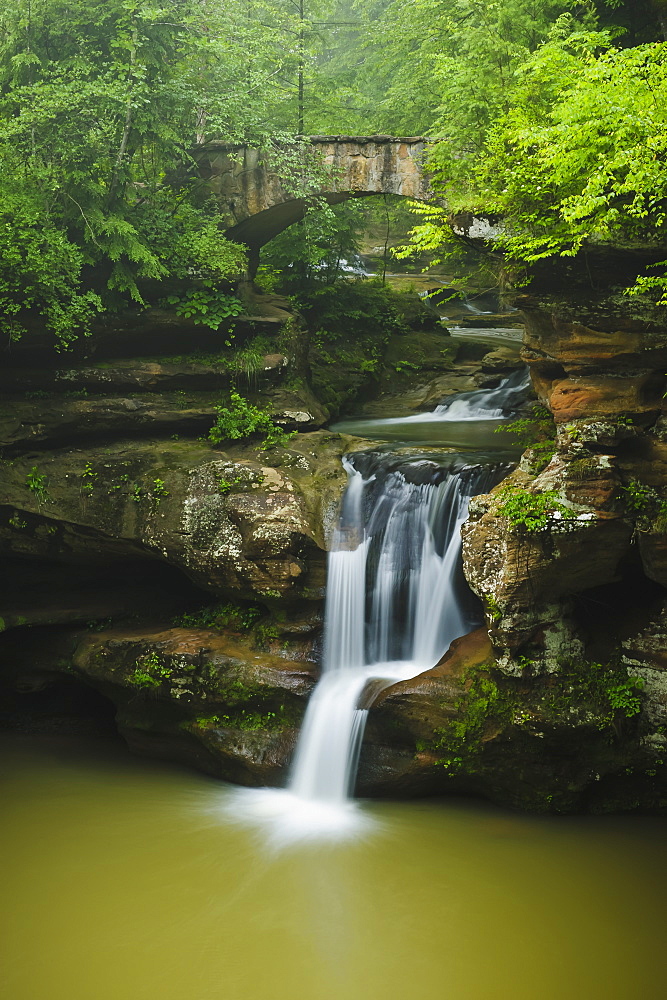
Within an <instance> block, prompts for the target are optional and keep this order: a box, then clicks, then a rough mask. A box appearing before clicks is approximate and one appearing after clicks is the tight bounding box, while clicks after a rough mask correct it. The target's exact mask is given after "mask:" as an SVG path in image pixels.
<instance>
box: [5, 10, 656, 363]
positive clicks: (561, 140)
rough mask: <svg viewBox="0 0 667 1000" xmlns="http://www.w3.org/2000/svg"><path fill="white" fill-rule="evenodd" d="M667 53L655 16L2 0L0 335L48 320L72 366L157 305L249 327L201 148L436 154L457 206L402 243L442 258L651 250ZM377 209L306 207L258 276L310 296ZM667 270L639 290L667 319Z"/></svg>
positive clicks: (424, 216) (519, 262) (234, 251)
mask: <svg viewBox="0 0 667 1000" xmlns="http://www.w3.org/2000/svg"><path fill="white" fill-rule="evenodd" d="M666 37H667V0H581V2H577V3H573V2H569V3H568V2H562V0H504V2H484V0H164V2H162V3H151V2H136V0H8V2H6V3H5V4H4V6H3V10H2V12H1V13H0V314H1V322H2V332H3V337H4V338H6V339H7V340H10V341H12V340H16V339H19V338H21V337H26V336H29V335H30V334H31V332H32V331H33V330H34V329H35V321H37V322H38V325H39V327H40V329H41V330H44V329H45V328H46V329H47V330H48V331H49V332H50V334H51V336H52V338H53V340H54V342H55V343H56V344H57V345H58V346H59V347H61V348H62V347H67V346H68V345H70V344H71V343H72V342H73V341H74V340H75V339H76V338H77V337H79V336H80V335H85V334H86V333H88V332H90V330H91V329H92V328H93V326H94V324H95V323H96V322H98V321H100V320H104V318H105V317H109V316H114V315H117V314H118V313H119V312H121V313H122V312H126V311H128V310H134V311H136V310H142V309H145V308H146V307H148V306H151V305H157V304H161V303H162V304H164V303H165V302H166V301H167V299H170V301H171V302H172V304H173V303H174V302H176V303H179V302H180V304H181V305H183V303H186V304H187V302H188V301H189V302H190V304H191V306H192V304H193V303H194V302H196V301H199V302H202V301H203V302H204V307H203V308H204V311H208V312H209V313H210V314H211V315H212V316H214V317H215V321H216V322H219V323H221V322H222V320H223V318H224V317H225V316H228V315H230V314H233V313H234V311H238V310H239V309H240V308H241V306H240V304H238V302H237V300H236V298H235V296H234V289H235V282H236V279H237V277H238V275H239V273H240V272H241V271H242V270H243V267H244V261H245V255H244V249H243V247H241V246H238V245H236V244H234V243H231V242H230V241H228V240H226V239H225V238H224V235H223V233H222V231H221V229H220V227H219V224H218V217H217V214H216V208H215V204H214V203H213V201H212V199H211V198H210V196H209V195H208V194H207V191H206V188H205V186H204V185H203V184H202V182H201V180H200V178H199V176H198V171H197V164H196V158H195V155H194V154H195V151H196V148H197V147H198V146H199V145H201V144H202V143H205V142H207V141H210V140H213V139H215V140H224V141H227V142H229V143H239V144H241V143H245V144H251V145H254V146H259V147H262V148H264V149H266V150H267V155H270V153H271V151H272V150H274V151H275V150H278V149H282V150H283V151H284V150H285V149H289V150H291V151H292V152H291V153H290V155H291V156H292V157H295V158H296V159H297V160H298V158H299V157H301V156H302V150H304V149H305V148H306V144H300V142H299V139H298V137H299V136H304V135H306V136H307V135H311V134H328V135H336V134H346V135H350V134H357V135H372V134H375V133H384V134H393V135H397V136H401V135H426V136H430V137H433V139H434V140H436V141H434V142H433V143H432V144H431V146H430V152H429V160H428V167H429V170H430V171H431V172H432V173H433V177H434V185H435V187H436V189H437V191H438V193H439V194H440V195H441V197H442V198H443V200H444V201H445V203H446V205H447V209H446V210H445V209H441V208H433V207H424V208H422V210H421V217H420V218H418V219H417V225H416V226H415V230H414V233H413V244H414V248H415V249H416V250H417V251H419V252H421V251H428V252H429V253H430V254H431V255H435V256H436V257H437V256H438V255H442V254H443V253H448V252H450V249H451V246H452V240H453V239H454V238H453V237H452V235H451V230H450V229H449V227H448V226H447V224H446V222H447V217H448V215H449V214H450V213H452V212H458V211H470V212H473V213H474V212H477V213H481V214H485V215H488V216H491V217H494V216H500V217H502V218H503V220H504V232H503V235H502V237H501V238H500V240H499V241H497V242H496V246H495V248H494V249H495V251H496V252H497V251H499V250H500V251H502V253H503V254H504V259H505V260H506V261H507V260H508V261H509V262H510V263H513V264H514V265H515V266H516V267H519V268H521V267H527V268H530V267H531V266H532V265H533V264H534V263H535V262H536V261H539V260H540V259H542V258H544V257H549V256H553V255H574V254H577V253H578V252H579V251H580V249H581V248H582V247H585V245H586V244H587V243H590V242H596V243H600V242H602V243H604V242H609V243H614V244H615V245H619V244H620V245H626V246H627V245H635V244H641V245H642V246H646V245H650V246H655V247H656V249H657V250H659V248H660V247H662V246H664V244H665V231H666V220H667V177H666V172H665V161H666V157H667V69H666V67H667V58H666V55H665V52H666V51H667V46H666V45H665V38H666ZM283 156H285V153H284V152H283ZM294 162H296V160H293V161H292V163H294ZM288 166H289V164H288ZM373 201H375V199H368V200H363V201H359V202H349V203H347V205H346V206H343V207H341V208H339V209H336V210H332V209H330V208H327V207H326V206H325V205H323V204H320V203H319V202H318V200H317V199H313V201H312V209H311V211H310V212H309V215H308V217H307V220H306V224H305V225H303V226H298V227H292V228H291V229H290V230H288V231H287V232H286V233H285V234H282V235H281V236H280V237H278V238H277V239H276V240H274V241H272V243H271V244H269V245H268V246H267V248H265V252H264V263H265V267H267V268H268V269H269V270H271V271H272V272H273V274H274V275H277V278H276V279H275V280H277V281H278V283H280V276H281V274H282V275H283V276H284V277H285V278H286V277H287V275H288V272H290V269H292V271H293V268H294V264H295V262H299V263H300V267H299V269H298V275H299V280H300V281H302V282H304V281H311V282H313V281H314V282H317V281H322V280H325V278H324V276H325V274H326V270H327V269H326V267H325V266H322V265H323V264H324V265H325V264H326V263H327V260H328V255H330V254H331V248H332V247H335V248H336V257H337V259H340V256H341V254H342V253H353V252H354V249H355V246H356V240H357V239H358V237H359V234H360V233H361V232H362V231H363V228H364V225H365V224H366V223H365V219H366V213H368V212H372V211H373V209H372V207H370V206H369V204H368V202H373ZM659 256H660V254H659V253H658V257H659ZM666 271H667V262H658V263H657V265H654V266H653V268H648V269H647V270H645V271H644V273H642V274H641V275H640V276H639V278H638V280H637V282H636V283H635V284H634V285H633V287H632V288H631V292H633V293H634V294H642V295H648V296H650V297H652V298H653V300H654V301H655V300H657V301H660V302H667V277H665V273H666ZM175 289H176V291H177V294H176V295H174V290H175ZM193 289H195V290H196V292H197V295H198V296H199V299H197V298H196V296H195V297H194V298H193ZM202 295H203V299H202ZM188 296H189V299H188ZM193 308H194V306H193ZM211 325H214V321H213V320H212V321H211Z"/></svg>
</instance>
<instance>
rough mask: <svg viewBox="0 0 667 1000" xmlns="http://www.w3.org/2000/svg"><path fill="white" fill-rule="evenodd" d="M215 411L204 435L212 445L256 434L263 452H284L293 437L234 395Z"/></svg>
mask: <svg viewBox="0 0 667 1000" xmlns="http://www.w3.org/2000/svg"><path fill="white" fill-rule="evenodd" d="M215 409H216V413H217V414H218V416H217V418H216V421H215V423H214V424H213V426H212V427H211V429H210V431H209V432H208V439H209V441H212V442H213V444H220V443H221V442H222V441H227V440H232V441H236V440H238V439H240V438H246V437H250V436H251V435H252V434H258V433H260V434H264V440H263V442H262V449H263V450H267V449H268V448H273V447H275V446H279V447H281V448H284V447H285V445H286V444H287V442H288V441H289V440H291V438H293V437H294V432H292V433H288V432H287V431H284V430H283V429H282V427H278V426H277V425H276V424H275V423H274V422H273V420H272V418H271V414H270V413H269V411H268V410H264V409H262V408H261V407H259V406H255V405H254V404H253V403H250V402H248V400H247V399H245V398H244V397H243V396H241V395H240V394H239V393H238V392H232V393H230V402H229V404H227V405H226V406H225V405H222V404H221V405H220V406H216V408H215Z"/></svg>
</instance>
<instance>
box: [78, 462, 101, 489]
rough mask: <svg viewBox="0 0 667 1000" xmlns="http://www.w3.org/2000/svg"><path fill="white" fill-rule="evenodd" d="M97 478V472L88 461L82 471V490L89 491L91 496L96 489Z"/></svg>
mask: <svg viewBox="0 0 667 1000" xmlns="http://www.w3.org/2000/svg"><path fill="white" fill-rule="evenodd" d="M96 480H97V473H96V472H94V471H93V467H92V465H91V464H90V462H86V464H85V465H84V467H83V472H82V473H81V492H82V493H87V494H88V495H89V496H90V495H91V494H92V492H93V490H94V489H95V482H96Z"/></svg>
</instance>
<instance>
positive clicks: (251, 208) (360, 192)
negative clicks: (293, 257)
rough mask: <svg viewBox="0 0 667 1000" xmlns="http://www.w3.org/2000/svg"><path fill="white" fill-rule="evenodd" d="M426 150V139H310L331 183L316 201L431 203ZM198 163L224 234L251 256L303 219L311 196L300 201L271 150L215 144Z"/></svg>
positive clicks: (198, 153)
mask: <svg viewBox="0 0 667 1000" xmlns="http://www.w3.org/2000/svg"><path fill="white" fill-rule="evenodd" d="M426 143H427V140H426V139H424V138H423V137H422V136H411V137H409V138H396V137H395V136H387V135H374V136H311V137H310V138H309V139H308V144H309V146H310V147H311V148H312V149H313V151H314V152H315V153H316V156H317V160H318V161H319V163H320V164H321V168H322V169H323V170H324V178H323V180H322V182H321V187H319V188H318V187H314V188H313V190H312V193H311V194H310V195H309V197H310V198H312V197H317V198H322V199H324V200H325V201H326V202H328V204H330V205H337V204H340V203H341V202H344V201H348V200H349V199H351V198H366V197H369V196H371V195H374V194H396V195H402V196H404V197H407V198H412V199H415V200H416V201H431V200H433V198H434V195H433V193H432V191H431V186H430V182H429V177H428V174H427V173H426V172H425V170H424V166H423V161H424V152H425V148H426ZM294 149H296V147H294ZM195 156H196V159H197V163H198V166H199V172H200V175H201V177H202V179H203V180H204V181H205V182H206V184H207V185H208V186H209V188H210V189H211V191H212V192H213V194H214V196H215V198H216V200H217V203H218V207H219V209H220V213H221V215H222V218H223V224H224V225H225V235H226V236H228V237H229V238H230V239H233V240H235V241H237V242H239V243H245V244H246V245H247V246H248V247H249V249H250V252H251V256H254V255H256V254H258V253H259V249H260V248H261V247H262V246H264V244H265V243H268V242H269V241H270V240H272V239H273V238H274V236H277V235H278V233H281V232H282V231H283V230H284V229H287V227H288V226H291V225H292V224H293V223H294V222H298V221H299V220H300V219H302V218H303V217H304V215H305V213H306V210H307V207H308V202H309V197H295V195H294V187H293V185H290V183H289V182H288V181H286V180H285V179H284V174H283V175H282V176H281V167H280V165H279V160H280V158H279V157H278V165H277V166H272V162H271V161H272V156H271V151H268V152H267V151H262V150H260V149H254V148H251V147H248V146H230V145H228V144H225V143H223V142H208V143H206V144H205V145H204V146H202V147H200V148H199V149H198V150H197V151H196V153H195ZM274 160H275V154H274Z"/></svg>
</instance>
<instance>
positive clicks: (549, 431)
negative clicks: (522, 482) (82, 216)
mask: <svg viewBox="0 0 667 1000" xmlns="http://www.w3.org/2000/svg"><path fill="white" fill-rule="evenodd" d="M502 432H505V433H507V434H512V435H514V437H515V438H516V439H517V442H518V443H519V444H520V445H521V446H522V448H530V449H531V450H532V452H533V465H532V471H533V472H534V473H537V472H540V471H541V470H542V469H543V468H544V467H545V466H546V465H548V463H549V462H550V461H551V458H552V457H553V455H554V454H555V451H556V441H555V433H556V425H555V424H554V419H553V416H552V414H551V411H550V410H548V409H547V408H546V406H542V405H541V404H539V403H534V404H533V406H532V407H531V410H530V414H529V416H526V417H521V418H520V419H519V420H512V421H510V422H509V423H507V424H503V425H502V427H498V428H496V431H495V433H496V434H500V433H502Z"/></svg>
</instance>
